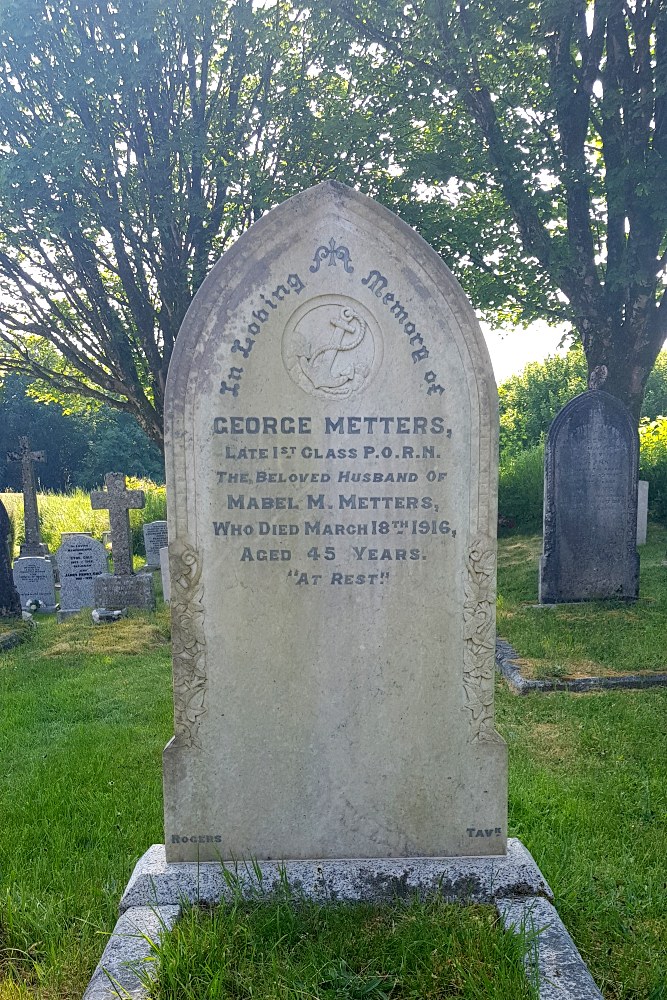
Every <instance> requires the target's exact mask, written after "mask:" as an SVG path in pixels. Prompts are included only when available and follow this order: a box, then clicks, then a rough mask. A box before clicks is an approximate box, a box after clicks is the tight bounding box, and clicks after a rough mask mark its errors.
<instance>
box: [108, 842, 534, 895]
mask: <svg viewBox="0 0 667 1000" xmlns="http://www.w3.org/2000/svg"><path fill="white" fill-rule="evenodd" d="M228 867H229V868H230V870H231V871H232V872H233V873H234V875H235V877H236V879H237V885H238V887H239V888H241V889H242V890H243V892H244V893H246V894H247V895H248V896H252V895H256V894H257V892H258V891H260V890H261V893H262V894H266V895H267V897H270V895H271V893H272V892H274V891H275V890H280V886H281V879H283V878H284V877H286V878H287V880H288V882H289V884H290V885H292V886H294V887H295V888H297V889H298V891H299V893H301V894H303V895H304V896H305V897H306V898H307V899H314V900H316V901H319V902H327V901H330V902H347V903H354V902H366V903H384V902H391V901H392V900H393V899H396V898H403V897H405V896H408V897H410V896H414V895H418V896H420V897H422V898H426V897H428V896H430V895H433V894H435V893H438V894H441V895H442V897H443V898H444V899H446V900H447V901H449V902H452V903H453V902H462V903H493V902H495V901H496V900H497V899H502V898H505V897H508V896H511V897H515V896H526V897H535V896H547V897H548V898H549V899H553V893H552V892H551V889H550V888H549V885H548V883H547V881H546V879H545V878H544V876H543V875H542V872H541V871H540V869H539V868H538V867H537V865H536V864H535V861H534V860H533V857H532V856H531V854H530V852H529V851H527V850H526V848H525V847H524V845H523V844H522V843H521V841H520V840H517V839H516V838H514V837H511V838H510V839H509V840H508V842H507V854H505V855H499V856H496V857H492V856H489V857H462V858H364V859H354V858H353V859H342V860H332V859H329V858H318V859H313V860H310V861H286V862H284V863H283V862H279V861H260V862H256V863H252V864H251V863H250V859H246V861H245V862H244V861H243V860H241V859H237V861H236V862H235V863H233V864H232V865H231V866H228ZM231 893H232V890H231V888H230V885H229V881H228V879H227V878H225V873H224V871H223V868H222V866H221V864H220V863H219V862H209V863H206V862H204V863H199V864H197V863H195V862H180V863H171V864H169V863H167V860H166V854H165V848H164V844H153V846H152V847H149V849H148V850H147V851H146V853H145V854H144V855H143V857H141V858H140V859H139V861H138V862H137V864H136V866H135V869H134V871H133V873H132V876H131V877H130V881H129V882H128V884H127V887H126V889H125V892H124V893H123V897H122V899H121V901H120V912H121V913H124V912H125V911H126V910H127V909H128V908H130V907H136V906H164V905H168V904H170V903H174V902H176V901H179V902H186V901H187V902H189V903H204V904H206V905H212V904H215V903H218V902H220V900H223V899H229V898H230V897H231Z"/></svg>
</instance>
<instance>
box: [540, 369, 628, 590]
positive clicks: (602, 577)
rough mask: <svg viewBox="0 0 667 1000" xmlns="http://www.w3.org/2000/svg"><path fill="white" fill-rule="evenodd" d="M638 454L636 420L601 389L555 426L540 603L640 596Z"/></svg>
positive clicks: (549, 447) (578, 401)
mask: <svg viewBox="0 0 667 1000" xmlns="http://www.w3.org/2000/svg"><path fill="white" fill-rule="evenodd" d="M638 455H639V437H638V434H637V428H636V425H635V423H634V422H633V420H632V417H631V416H630V413H629V412H628V410H627V409H626V407H625V406H624V405H623V403H621V402H620V400H618V399H616V397H615V396H610V395H609V393H606V392H602V391H601V390H599V389H596V390H590V391H588V392H584V393H582V394H581V395H580V396H577V397H576V398H575V399H573V400H572V401H571V402H569V403H568V404H567V406H565V407H564V408H563V409H562V410H561V412H560V413H559V414H558V416H557V417H556V418H555V420H554V421H553V423H552V424H551V427H550V428H549V435H548V437H547V442H546V447H545V453H544V543H543V544H544V550H543V554H542V558H541V560H540V579H539V600H540V603H541V604H559V603H563V602H569V601H594V600H607V599H626V600H632V599H635V598H637V597H638V595H639V555H638V554H637V548H636V545H637V464H638Z"/></svg>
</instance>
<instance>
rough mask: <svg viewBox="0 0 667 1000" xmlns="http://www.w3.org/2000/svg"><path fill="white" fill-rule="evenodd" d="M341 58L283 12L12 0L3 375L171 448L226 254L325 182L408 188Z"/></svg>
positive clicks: (138, 0) (247, 1) (0, 322)
mask: <svg viewBox="0 0 667 1000" xmlns="http://www.w3.org/2000/svg"><path fill="white" fill-rule="evenodd" d="M325 48H326V39H325V38H320V39H314V37H313V34H312V25H311V23H310V21H309V19H308V18H307V17H306V16H305V14H302V13H300V12H299V11H297V10H296V9H294V8H292V7H290V6H289V5H286V4H283V3H282V2H279V3H276V4H275V5H273V6H271V7H264V6H261V7H260V6H257V5H253V3H252V2H251V0H132V2H129V0H116V2H114V3H113V4H98V3H97V2H96V0H62V2H53V0H47V2H46V3H44V2H43V0H39V2H37V0H0V51H1V52H2V59H3V61H4V72H3V73H2V74H0V203H1V204H2V213H0V338H2V340H3V341H4V345H5V352H4V358H2V359H1V360H2V362H3V364H4V367H5V368H6V369H9V370H17V371H23V372H29V373H30V374H31V375H32V376H33V377H35V378H37V379H38V380H39V383H40V385H41V386H42V387H43V388H44V387H45V386H50V389H47V390H46V394H47V395H48V393H49V392H51V393H56V394H57V395H58V397H61V396H62V394H63V393H64V394H73V395H75V396H79V397H88V398H92V399H94V400H97V401H99V402H106V401H111V402H112V403H113V404H114V405H115V406H116V407H118V408H120V409H122V410H124V411H126V412H128V413H131V414H133V415H134V416H135V417H136V418H137V419H138V421H139V423H140V424H141V426H142V427H143V428H144V430H145V431H146V432H147V433H148V434H149V435H150V436H151V437H152V438H153V439H154V440H155V441H157V442H159V443H160V442H161V440H162V404H163V396H164V388H165V381H166V375H167V369H168V365H169V359H170V357H171V352H172V349H173V345H174V341H175V338H176V335H177V333H178V329H179V327H180V324H181V321H182V319H183V316H184V314H185V311H186V309H187V307H188V305H189V303H190V301H191V299H192V297H193V295H194V293H195V291H196V290H197V288H198V287H199V285H200V284H201V282H202V280H203V279H204V277H205V275H206V274H207V272H208V270H209V269H210V267H211V265H212V263H213V262H214V260H215V259H217V257H218V256H219V255H220V254H221V253H222V251H223V250H224V249H225V248H226V247H227V246H228V245H229V244H230V243H231V242H232V241H233V240H234V239H235V238H236V237H237V236H238V234H239V233H241V232H242V231H243V230H244V229H245V228H246V227H247V226H248V225H249V224H250V223H252V222H253V221H254V220H255V219H256V218H258V217H259V216H260V215H261V214H262V213H263V212H264V211H266V209H267V208H269V207H271V206H272V205H273V204H276V203H277V202H279V201H281V200H282V199H284V198H285V197H287V196H289V195H290V194H292V193H294V192H296V191H297V190H299V189H301V188H303V187H305V186H308V185H309V184H311V183H312V182H314V181H315V180H317V179H321V178H323V177H325V176H328V175H336V176H338V177H340V178H341V179H345V180H348V181H351V180H353V179H354V178H355V177H359V176H361V175H364V176H365V178H366V186H367V187H369V188H372V189H374V193H376V194H380V195H381V194H382V192H383V190H385V189H386V188H387V187H388V186H391V185H392V183H395V184H400V183H401V182H400V181H399V179H398V178H397V179H395V181H392V179H391V177H390V176H389V175H388V173H387V171H386V162H385V161H386V154H385V152H384V151H383V149H382V143H381V141H380V139H379V138H378V133H377V121H378V120H380V119H381V118H382V117H383V114H384V113H385V112H386V107H385V105H386V103H387V98H386V97H384V96H383V95H379V96H376V97H372V96H371V97H369V96H368V95H363V94H356V93H355V86H356V85H355V83H354V82H353V81H352V80H351V79H349V78H346V77H345V76H341V75H339V74H335V73H333V74H331V73H330V74H322V73H321V72H320V70H321V60H320V57H319V55H318V50H320V49H321V50H324V49H325ZM343 108H345V109H346V110H345V113H343V110H342V109H343Z"/></svg>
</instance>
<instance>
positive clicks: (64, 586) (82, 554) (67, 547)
mask: <svg viewBox="0 0 667 1000" xmlns="http://www.w3.org/2000/svg"><path fill="white" fill-rule="evenodd" d="M56 558H57V561H58V570H59V573H60V611H61V614H63V612H68V611H69V612H73V611H80V610H81V608H92V607H94V606H95V578H96V577H98V576H99V575H100V574H101V573H107V572H108V570H109V565H108V559H107V553H106V549H105V548H104V546H103V545H102V543H101V542H98V541H97V540H96V539H94V538H91V537H90V535H87V534H79V533H75V532H71V533H66V534H63V536H62V541H61V545H60V548H59V549H58V551H57V553H56Z"/></svg>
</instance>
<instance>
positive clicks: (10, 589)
mask: <svg viewBox="0 0 667 1000" xmlns="http://www.w3.org/2000/svg"><path fill="white" fill-rule="evenodd" d="M10 538H11V524H10V521H9V515H8V513H7V511H6V509H5V505H4V504H3V502H2V500H0V618H4V619H7V618H20V617H21V598H20V597H19V592H18V590H17V589H16V587H15V586H14V579H13V577H12V564H11V553H10V551H9V540H10Z"/></svg>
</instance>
